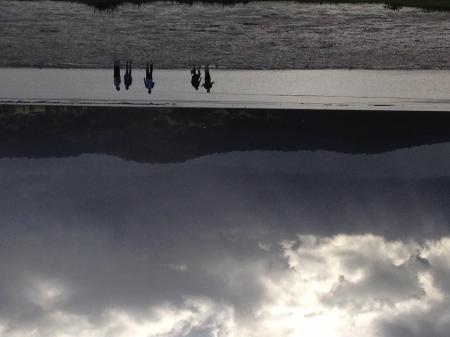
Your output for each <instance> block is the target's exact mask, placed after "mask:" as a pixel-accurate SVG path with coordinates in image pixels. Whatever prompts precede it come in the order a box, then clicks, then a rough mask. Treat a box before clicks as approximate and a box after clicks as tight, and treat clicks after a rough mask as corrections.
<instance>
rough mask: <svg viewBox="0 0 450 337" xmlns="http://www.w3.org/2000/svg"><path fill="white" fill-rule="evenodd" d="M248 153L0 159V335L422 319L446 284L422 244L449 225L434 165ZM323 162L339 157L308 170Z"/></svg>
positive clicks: (430, 248) (274, 328) (237, 329)
mask: <svg viewBox="0 0 450 337" xmlns="http://www.w3.org/2000/svg"><path fill="white" fill-rule="evenodd" d="M402 153H403V154H402V155H399V156H400V157H402V156H405V157H408V156H409V155H408V153H409V152H408V151H405V152H402ZM248 155H249V156H250V157H251V156H252V155H253V156H254V159H255V160H254V161H253V160H251V161H247V160H248V156H246V155H243V154H229V155H226V156H219V155H218V156H211V157H207V158H202V159H199V160H196V161H192V162H188V163H185V164H179V165H146V164H145V165H142V164H136V163H130V162H124V161H121V160H117V159H114V158H110V157H105V156H81V157H78V158H71V159H54V160H53V159H48V160H7V159H4V160H1V163H2V165H1V167H0V186H1V189H0V200H2V202H1V203H0V222H1V226H0V232H1V233H0V234H1V235H0V266H1V268H0V273H1V275H0V276H1V277H0V336H1V337H16V336H27V333H28V332H29V331H32V330H33V329H34V330H35V331H37V336H50V337H53V336H55V337H60V336H61V337H62V336H64V334H63V332H66V333H68V331H69V332H70V334H71V335H79V336H81V337H91V336H106V335H113V336H118V337H127V336H129V335H131V334H132V335H133V336H154V335H155V336H156V335H158V336H167V337H169V336H191V337H197V336H198V337H201V336H227V337H233V336H245V337H247V336H249V337H253V336H255V337H256V336H259V335H261V334H264V335H265V336H267V337H272V336H273V337H277V336H280V334H281V332H282V333H283V334H284V335H295V334H296V333H299V331H298V330H296V329H298V328H299V327H298V325H299V324H303V325H304V326H308V324H310V325H311V326H312V327H314V326H317V327H323V328H325V326H327V324H324V323H323V322H322V321H321V320H324V322H329V321H330V320H331V316H332V314H331V312H333V310H336V311H338V312H339V314H342V315H343V316H345V317H347V316H346V315H352V316H355V317H358V315H359V314H360V313H362V312H368V313H371V314H372V315H373V316H374V317H375V318H374V320H373V321H371V322H370V324H369V323H367V322H366V323H364V324H362V323H361V324H362V325H361V326H359V329H360V330H358V331H360V332H365V331H367V335H368V336H376V334H374V333H373V332H372V330H371V329H372V328H373V327H372V325H371V324H374V325H375V324H378V325H377V326H378V327H380V329H381V330H380V331H383V333H384V336H390V334H393V336H397V335H396V334H399V333H400V332H395V331H406V330H404V329H406V328H405V326H408V324H407V323H408V322H410V321H411V320H415V322H420V320H419V319H418V318H417V317H416V316H414V315H413V314H411V313H410V312H409V311H412V312H419V311H420V310H418V309H417V310H416V309H414V308H413V307H411V308H413V309H411V308H410V304H409V303H410V302H411V303H416V301H417V302H420V301H423V302H425V303H429V305H430V308H431V309H427V310H428V311H427V310H425V311H424V310H422V311H421V312H422V315H423V324H422V325H421V326H423V328H421V327H419V328H417V329H419V330H417V329H416V330H417V331H426V330H427V329H431V328H430V327H427V324H428V323H427V322H429V321H431V318H429V317H430V315H432V314H435V312H434V311H433V310H439V309H438V308H443V306H442V305H441V304H439V303H441V302H442V301H440V300H436V299H433V298H431V297H432V294H431V293H430V291H431V290H432V291H434V292H441V293H442V294H448V292H449V291H450V285H449V283H448V281H447V280H448V279H449V278H448V275H449V274H450V272H449V270H450V267H449V266H448V264H447V263H446V262H445V258H444V256H445V252H448V250H447V249H448V247H449V245H447V243H446V242H444V241H443V242H442V243H440V244H438V243H436V242H435V241H431V240H429V238H434V237H438V238H440V237H443V236H445V235H447V234H448V230H447V222H446V219H448V212H449V210H448V209H447V208H448V207H447V203H446V202H445V198H443V196H444V195H446V193H447V191H448V189H446V187H447V185H448V179H447V177H446V176H445V175H443V173H442V172H437V171H438V170H437V169H436V168H435V167H433V169H432V170H431V171H428V169H427V168H426V167H422V166H421V167H420V168H416V169H414V168H408V169H407V170H408V172H409V173H408V178H407V179H405V178H404V176H403V173H398V172H396V170H395V169H392V167H391V168H386V169H385V170H384V172H385V173H383V175H382V176H377V175H374V174H372V173H371V171H370V170H371V165H369V164H370V163H369V164H364V162H365V161H366V160H367V158H365V156H361V157H359V159H357V160H355V161H354V162H353V163H348V162H347V160H348V159H349V158H350V157H348V156H346V155H335V154H327V153H321V154H317V153H303V154H284V155H281V154H272V156H275V157H276V158H275V159H277V160H274V158H273V157H271V156H268V157H267V154H251V155H250V154H248ZM242 156H243V158H247V159H243V158H242ZM375 157H376V156H375ZM314 158H316V159H314ZM327 158H328V159H327ZM371 158H372V157H371ZM378 158H379V159H380V157H378ZM383 158H384V157H381V159H383ZM381 159H380V161H381V162H383V163H384V162H385V161H386V163H388V162H389V160H391V159H392V158H391V157H390V156H387V157H386V158H385V159H383V160H381ZM352 160H354V159H352ZM373 160H374V159H373V158H372V159H370V160H369V162H370V161H373ZM327 161H328V162H329V161H333V162H334V163H335V165H337V167H338V168H337V169H336V170H335V169H332V168H330V167H324V168H323V170H322V172H321V174H313V172H315V171H316V170H317V167H316V166H315V165H316V164H314V163H315V162H317V163H319V162H327ZM337 163H339V165H338V164H337ZM3 164H4V165H3ZM345 165H350V166H352V168H351V169H350V168H349V167H347V166H345ZM379 165H381V164H380V163H379ZM383 165H384V164H383ZM383 165H381V166H383ZM386 165H387V166H385V167H389V165H388V164H386ZM394 166H395V165H394ZM395 167H396V166H395ZM299 168H300V169H299ZM353 170H354V171H355V172H356V171H357V172H358V174H357V175H358V176H357V178H356V179H350V178H349V175H351V174H350V173H351V172H353ZM413 171H414V172H413ZM411 172H413V173H411ZM406 230H408V232H407V233H406V234H405V231H406ZM339 233H346V234H347V235H344V236H337V237H335V236H334V235H335V234H339ZM367 233H374V234H377V235H379V236H374V235H367ZM297 234H302V235H303V236H302V239H301V240H300V239H298V237H297ZM304 234H310V235H311V236H310V237H309V239H307V238H306V236H304ZM282 241H283V242H285V243H286V242H288V241H292V242H291V244H290V245H286V244H285V245H284V246H283V245H280V242H282ZM424 242H426V243H424ZM287 247H288V248H287ZM336 247H339V249H337V248H336ZM418 251H419V252H420V254H419V255H418V253H417V252H418ZM181 266H183V267H181ZM340 275H343V278H341V279H340V281H339V276H340ZM423 275H426V276H427V277H429V278H431V279H432V282H431V283H430V284H424V283H423V280H422V276H423ZM430 289H431V290H430ZM430 296H431V297H430ZM414 305H416V304H414ZM402 306H405V307H408V308H409V309H408V310H409V311H408V310H406V309H405V310H404V309H403V307H402ZM396 308H397V309H396ZM433 308H434V309H433ZM390 310H394V313H395V314H396V316H395V317H399V319H398V320H397V321H394V322H392V321H388V320H386V319H385V318H386V317H387V316H388V315H390V314H391V312H390ZM395 310H397V311H395ZM442 310H443V309H441V311H442ZM442 312H443V311H442ZM441 316H442V317H444V315H443V314H442V315H441ZM165 317H172V318H173V319H172V320H171V321H172V322H166V321H165V320H164V318H165ZM442 319H443V320H444V318H442ZM158 322H159V323H158ZM298 322H300V323H298ZM311 322H312V323H311ZM344 322H346V323H348V324H349V325H351V324H350V322H349V321H346V320H344ZM394 323H395V324H394ZM397 323H398V324H397ZM158 324H159V325H158ZM336 324H337V323H336ZM417 324H419V323H417ZM443 324H444V323H443ZM445 324H446V323H445ZM445 324H444V325H443V326H446V325H445ZM328 326H330V329H331V328H334V329H335V330H334V331H336V336H341V335H342V334H341V335H339V331H341V330H339V329H340V328H342V327H339V326H337V325H336V326H334V325H332V324H328ZM402 329H403V330H402ZM420 329H423V330H420ZM416 330H414V331H416ZM374 331H375V330H374ZM430 331H431V332H430V333H433V331H437V333H438V332H439V331H441V330H432V329H431V330H430ZM442 331H443V330H442ZM89 333H91V334H89ZM304 333H305V334H306V335H307V336H308V332H307V331H306V332H305V331H304ZM323 333H324V334H325V332H323ZM311 334H312V330H311ZM319 336H320V335H319ZM399 336H400V335H399ZM436 336H439V335H436Z"/></svg>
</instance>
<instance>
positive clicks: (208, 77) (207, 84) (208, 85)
mask: <svg viewBox="0 0 450 337" xmlns="http://www.w3.org/2000/svg"><path fill="white" fill-rule="evenodd" d="M213 84H214V81H212V82H211V75H210V74H209V66H206V67H205V83H203V84H202V87H204V88H205V89H206V92H209V91H210V90H211V88H212V86H213Z"/></svg>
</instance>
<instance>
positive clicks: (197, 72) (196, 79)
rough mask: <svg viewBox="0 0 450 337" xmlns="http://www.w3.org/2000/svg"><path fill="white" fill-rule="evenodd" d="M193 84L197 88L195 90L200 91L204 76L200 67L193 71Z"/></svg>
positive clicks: (194, 68)
mask: <svg viewBox="0 0 450 337" xmlns="http://www.w3.org/2000/svg"><path fill="white" fill-rule="evenodd" d="M191 75H192V78H191V84H192V86H193V87H194V88H195V90H198V87H199V86H200V82H201V81H202V74H201V73H200V67H198V68H196V67H195V66H194V67H193V68H192V69H191Z"/></svg>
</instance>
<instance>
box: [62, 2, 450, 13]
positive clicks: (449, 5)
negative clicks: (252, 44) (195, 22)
mask: <svg viewBox="0 0 450 337" xmlns="http://www.w3.org/2000/svg"><path fill="white" fill-rule="evenodd" d="M55 1H71V2H79V3H84V4H87V5H90V6H93V7H95V8H97V9H100V10H107V9H114V8H116V7H117V6H120V5H123V4H126V3H130V4H136V5H141V4H144V3H151V2H156V1H161V0H55ZM162 1H171V0H162ZM174 1H175V2H179V3H186V4H193V3H195V2H200V3H216V4H223V5H227V4H230V5H232V4H237V3H248V2H250V1H255V0H174ZM258 1H264V0H258ZM288 1H295V2H298V3H320V4H322V3H328V4H333V3H335V4H338V3H354V4H358V3H379V4H384V5H385V7H386V8H389V9H394V10H397V9H400V8H402V7H417V8H422V9H426V10H442V11H449V10H450V0H288Z"/></svg>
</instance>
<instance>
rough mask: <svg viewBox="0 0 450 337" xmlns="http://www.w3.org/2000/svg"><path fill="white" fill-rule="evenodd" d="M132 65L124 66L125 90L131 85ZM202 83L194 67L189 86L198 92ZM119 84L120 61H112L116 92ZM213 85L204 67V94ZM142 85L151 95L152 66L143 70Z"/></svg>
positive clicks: (206, 67)
mask: <svg viewBox="0 0 450 337" xmlns="http://www.w3.org/2000/svg"><path fill="white" fill-rule="evenodd" d="M131 71H132V63H131V61H126V65H125V75H124V76H123V82H124V85H125V89H126V90H128V89H129V88H130V86H131V84H132V83H133V76H132V73H131ZM201 82H202V73H201V71H200V66H194V67H192V69H191V84H192V86H193V87H194V88H195V90H198V88H199V87H200V84H201ZM120 84H121V76H120V61H114V86H115V87H116V90H117V91H119V90H120ZM213 84H214V81H211V75H210V73H209V66H205V80H204V82H203V84H202V85H201V86H202V87H204V88H205V89H206V92H208V93H209V92H210V91H211V88H212V86H213ZM144 85H145V88H146V89H147V90H148V93H149V94H151V93H152V89H153V88H154V87H155V81H153V64H152V63H147V66H146V68H145V77H144Z"/></svg>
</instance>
